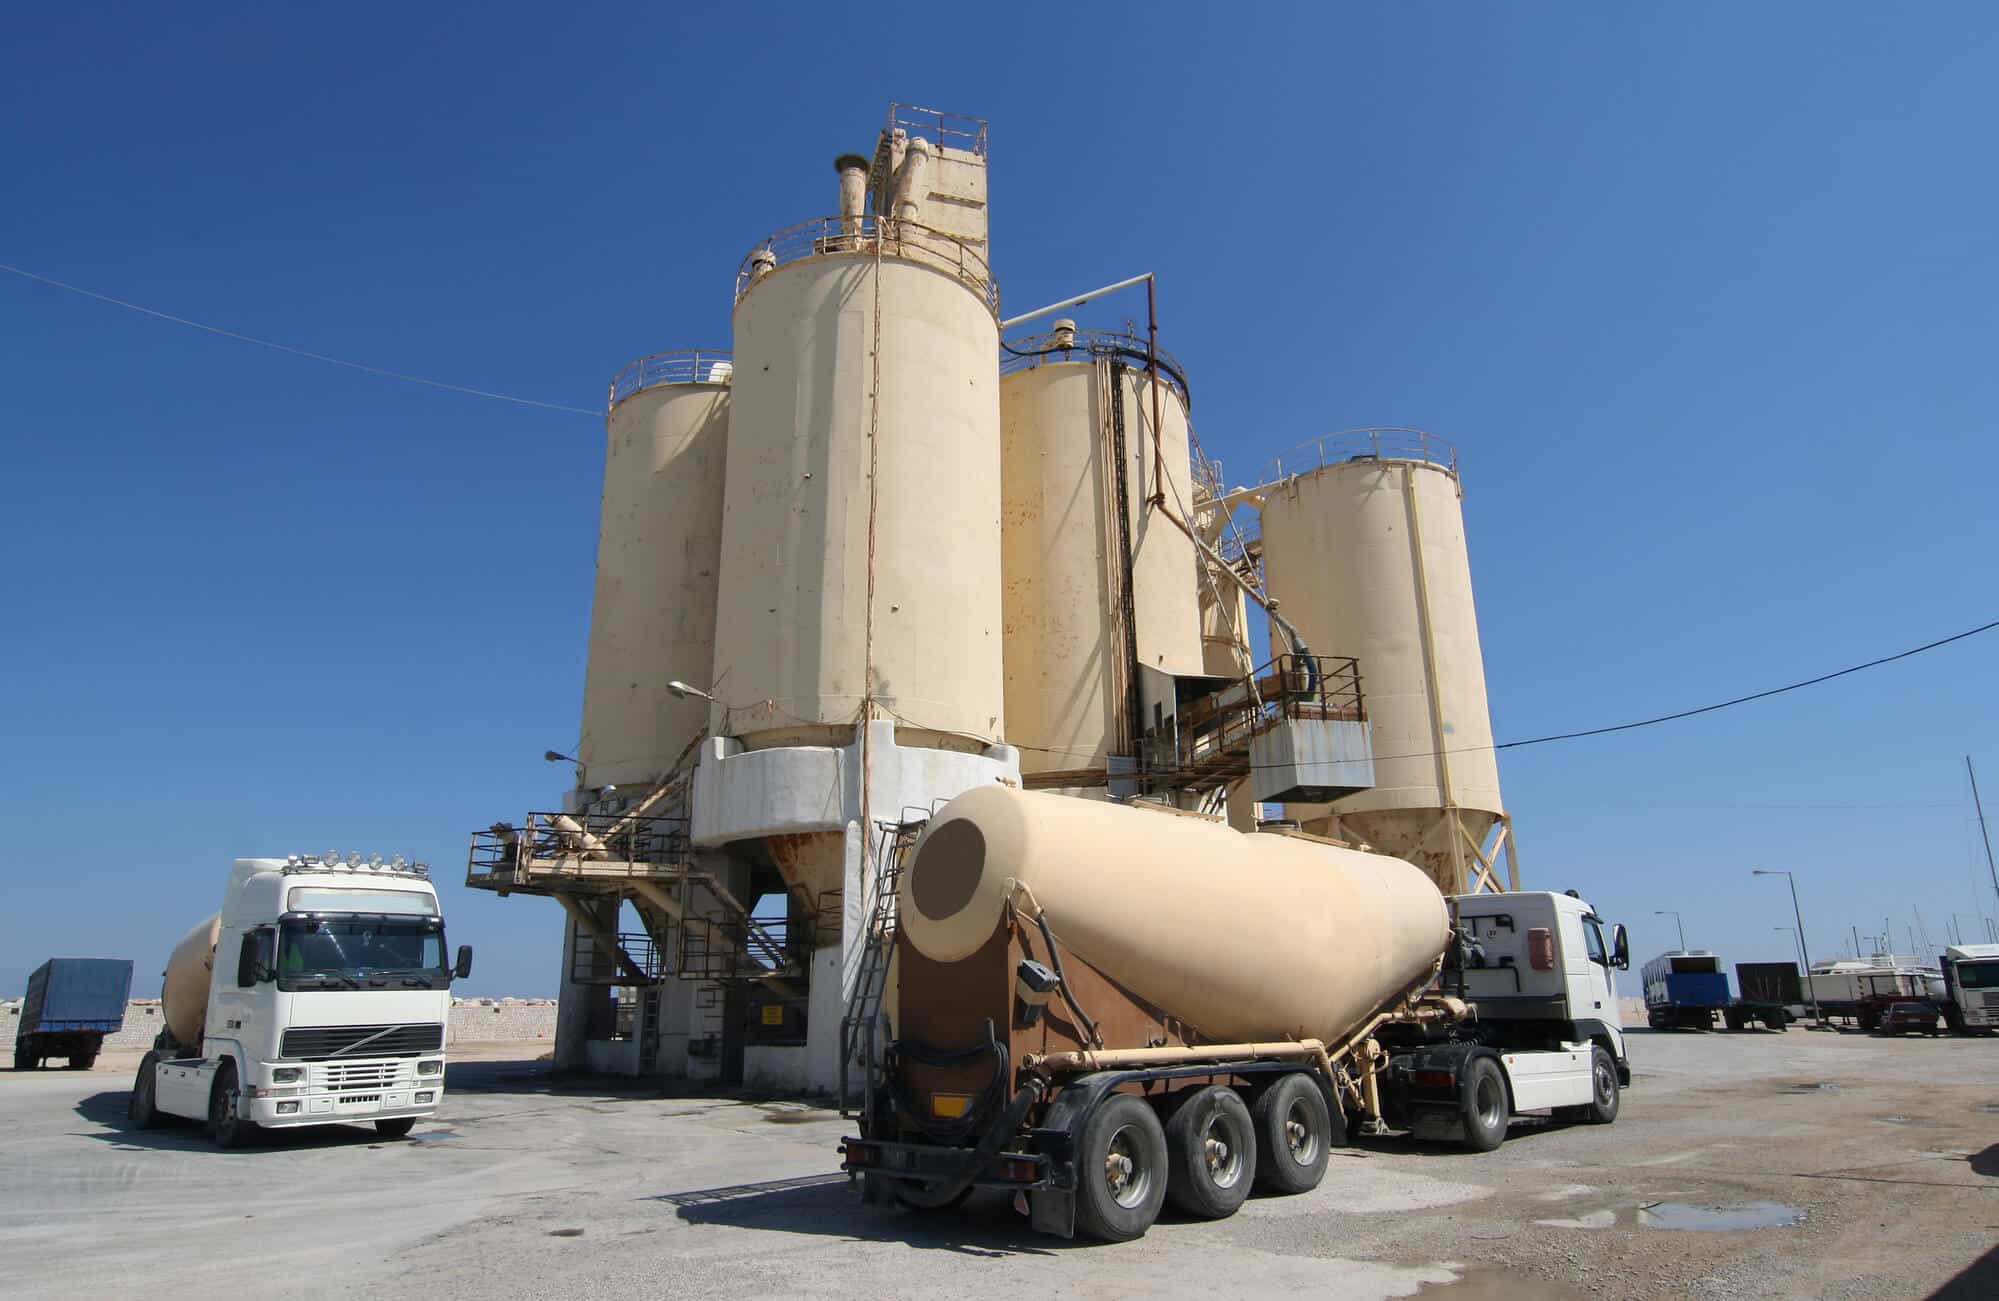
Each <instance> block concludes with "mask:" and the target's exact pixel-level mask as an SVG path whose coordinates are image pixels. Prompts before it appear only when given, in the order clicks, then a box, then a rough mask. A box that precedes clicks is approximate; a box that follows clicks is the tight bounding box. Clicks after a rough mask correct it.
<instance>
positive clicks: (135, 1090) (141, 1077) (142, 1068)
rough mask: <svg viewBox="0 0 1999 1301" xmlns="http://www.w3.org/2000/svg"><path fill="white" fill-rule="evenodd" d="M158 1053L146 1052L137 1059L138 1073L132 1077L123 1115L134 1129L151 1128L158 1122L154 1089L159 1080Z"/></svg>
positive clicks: (157, 1107)
mask: <svg viewBox="0 0 1999 1301" xmlns="http://www.w3.org/2000/svg"><path fill="white" fill-rule="evenodd" d="M159 1063H160V1055H159V1054H158V1053H147V1054H146V1055H145V1056H144V1057H143V1058H141V1059H140V1061H139V1073H138V1074H137V1075H135V1076H133V1077H132V1096H131V1098H130V1099H128V1100H127V1101H126V1103H125V1116H126V1118H127V1119H128V1120H130V1121H131V1122H132V1128H134V1129H151V1128H153V1127H154V1126H155V1125H157V1124H159V1123H160V1108H159V1102H158V1099H157V1097H156V1095H155V1089H156V1087H157V1085H158V1081H159Z"/></svg>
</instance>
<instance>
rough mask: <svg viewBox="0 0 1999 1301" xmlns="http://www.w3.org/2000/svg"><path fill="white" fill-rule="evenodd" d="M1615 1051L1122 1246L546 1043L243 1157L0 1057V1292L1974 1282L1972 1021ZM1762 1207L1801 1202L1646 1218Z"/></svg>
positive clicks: (800, 1121)
mask: <svg viewBox="0 0 1999 1301" xmlns="http://www.w3.org/2000/svg"><path fill="white" fill-rule="evenodd" d="M1630 1042H1631V1054H1632V1057H1633V1060H1634V1062H1635V1063H1636V1066H1637V1069H1638V1072H1639V1079H1638V1081H1637V1084H1636V1086H1635V1087H1634V1088H1633V1089H1632V1091H1631V1092H1629V1093H1628V1094H1627V1095H1626V1098H1625V1109H1624V1114H1623V1116H1622V1117H1621V1118H1620V1119H1619V1120H1618V1122H1617V1124H1616V1125H1615V1126H1614V1127H1612V1128H1609V1129H1598V1128H1587V1127H1554V1126H1529V1125H1519V1126H1516V1127H1515V1130H1514V1135H1513V1137H1512V1139H1511V1140H1510V1141H1509V1142H1508V1143H1507V1144H1506V1146H1505V1147H1503V1148H1501V1149H1500V1150H1499V1151H1498V1152H1496V1153H1492V1154H1490V1155H1486V1156H1472V1155H1466V1154H1460V1153H1449V1152H1443V1151H1425V1150H1421V1149H1415V1148H1411V1147H1408V1146H1406V1145H1402V1144H1382V1145H1376V1146H1370V1147H1364V1148H1357V1149H1348V1150H1345V1151H1343V1152H1342V1153H1340V1154H1339V1155H1337V1156H1336V1157H1335V1160H1334V1166H1333V1170H1332V1173H1331V1174H1330V1175H1329V1177H1328V1178H1327V1180H1326V1183H1325V1184H1324V1186H1322V1187H1321V1188H1320V1189H1319V1190H1318V1191H1316V1192H1314V1193H1311V1194H1308V1195H1306V1196H1303V1197H1296V1198H1283V1199H1277V1198H1258V1199H1254V1200H1252V1201H1251V1202H1250V1203H1249V1205H1248V1206H1247V1207H1246V1208H1245V1209H1244V1210H1243V1212H1242V1213H1241V1214H1239V1215H1238V1216H1236V1217H1235V1218H1234V1219H1232V1220H1227V1221H1222V1222H1219V1223H1207V1224H1204V1223H1190V1222H1180V1221H1174V1220H1171V1219H1168V1220H1165V1221H1162V1222H1161V1223H1160V1224H1159V1225H1158V1226H1157V1227H1156V1228H1154V1230H1153V1231H1152V1233H1151V1234H1150V1235H1148V1236H1147V1237H1146V1238H1144V1239H1143V1240H1141V1241H1140V1242H1137V1243H1133V1244H1128V1245H1124V1246H1118V1247H1104V1246H1095V1245H1088V1244H1082V1243H1076V1244H1070V1243H1064V1242H1059V1241H1054V1240H1050V1239H1045V1238H1039V1237H1037V1236H1035V1235H1034V1234H1032V1233H1030V1232H1029V1231H1028V1230H1027V1228H1026V1226H1025V1224H1024V1223H1023V1222H1022V1221H1021V1220H1019V1218H1018V1217H1016V1216H1015V1215H1014V1214H1013V1212H1012V1211H1011V1210H1010V1209H1009V1208H1008V1207H1007V1206H1006V1205H1004V1204H1003V1203H990V1204H985V1203H980V1202H974V1203H973V1204H972V1205H971V1206H969V1207H967V1208H966V1210H964V1211H963V1212H959V1213H956V1214H948V1215H938V1216H925V1215H918V1214H913V1213H909V1212H902V1211H890V1210H882V1209H877V1208H871V1207H863V1206H861V1205H860V1204H859V1202H858V1200H857V1198H855V1197H854V1196H853V1195H852V1194H851V1193H850V1192H849V1191H848V1189H847V1187H846V1185H845V1183H844V1182H843V1181H841V1180H840V1179H839V1178H838V1177H837V1176H830V1175H829V1174H828V1169H829V1167H830V1166H831V1165H832V1164H833V1163H834V1161H835V1157H834V1152H833V1147H834V1143H835V1141H836V1140H837V1138H838V1137H839V1135H840V1133H841V1131H842V1128H843V1126H842V1124H841V1123H840V1122H839V1121H838V1119H837V1118H834V1117H831V1116H829V1115H828V1114H827V1113H825V1112H820V1111H814V1110H811V1109H809V1108H804V1107H801V1106H799V1105H797V1104H790V1103H782V1104H769V1103H765V1104H759V1103H755V1102H744V1101H738V1100H732V1099H723V1098H658V1097H634V1096H624V1095H620V1094H617V1093H616V1092H614V1091H609V1090H606V1089H602V1088H581V1089H577V1090H573V1091H572V1090H562V1091H557V1090H556V1089H555V1088H554V1087H553V1086H552V1085H551V1083H550V1081H549V1079H548V1077H547V1076H546V1074H545V1072H546V1069H547V1068H546V1066H545V1065H536V1064H534V1063H533V1060H532V1059H533V1058H534V1057H535V1056H537V1055H538V1054H539V1053H540V1052H541V1051H543V1050H544V1049H545V1045H541V1044H526V1045H520V1046H518V1047H516V1048H514V1049H511V1050H510V1049H507V1048H505V1047H501V1046H492V1045H481V1046H479V1048H480V1055H481V1056H483V1057H485V1058H487V1059H488V1060H484V1061H479V1060H469V1059H467V1056H466V1055H465V1054H461V1055H460V1058H459V1061H458V1064H455V1065H454V1066H453V1068H452V1081H451V1082H452V1084H453V1085H454V1086H455V1087H456V1091H455V1092H454V1093H452V1094H450V1095H449V1096H448V1106H447V1109H446V1114H445V1115H444V1117H443V1118H442V1119H441V1120H440V1121H439V1122H438V1123H436V1124H433V1125H426V1126H420V1127H419V1128H418V1130H417V1133H416V1135H415V1137H414V1138H413V1139H412V1140H410V1141H406V1142H379V1141H377V1140H376V1139H375V1136H374V1134H373V1131H372V1130H361V1129H341V1128H332V1129H326V1130H319V1131H312V1132H309V1133H307V1134H305V1135H303V1136H296V1137H293V1138H290V1139H286V1140H282V1141H280V1142H275V1143H270V1144H267V1145H265V1146H263V1147H261V1148H257V1149H252V1150H250V1151H247V1152H241V1153H218V1152H215V1151H212V1150H210V1149H209V1148H208V1147H207V1145H206V1143H205V1141H204V1140H203V1139H202V1137H201V1136H200V1134H199V1132H198V1131H197V1130H195V1129H194V1128H193V1127H192V1126H189V1127H187V1128H176V1129H169V1130H165V1131H151V1132H130V1131H128V1130H126V1128H125V1126H124V1119H123V1118H124V1110H125V1097H126V1088H127V1086H128V1083H129V1078H130V1071H131V1069H132V1066H133V1064H134V1062H135V1060H136V1057H135V1055H132V1054H121V1055H119V1056H117V1057H115V1058H114V1057H113V1056H112V1055H111V1054H107V1055H106V1056H105V1057H104V1058H103V1059H102V1060H101V1061H100V1063H99V1068H98V1069H97V1070H96V1071H93V1072H90V1073H87V1074H85V1073H70V1072H66V1071H60V1070H50V1071H44V1072H40V1073H38V1074H33V1075H16V1074H13V1073H11V1072H4V1071H0V1151H4V1152H5V1154H6V1157H5V1160H0V1277H4V1286H5V1291H6V1292H7V1294H8V1295H10V1296H22V1297H26V1296H36V1297H40V1296H64V1297H79V1296H129V1295H132V1294H133V1293H135V1292H137V1291H138V1290H139V1289H140V1288H141V1287H146V1288H149V1289H153V1290H166V1289H182V1290H185V1289H189V1288H193V1289H199V1290H200V1291H202V1292H208V1291H210V1290H219V1289H221V1288H223V1287H225V1286H226V1288H227V1289H228V1291H229V1293H230V1294H232V1295H255V1294H258V1293H273V1294H282V1295H295V1296H317V1295H332V1294H336V1293H339V1294H345V1295H355V1294H365V1295H369V1296H371V1297H400V1296H410V1297H423V1298H425V1299H426V1301H437V1299H438V1298H440V1297H453V1296H459V1295H467V1294H472V1293H475V1292H476V1293H477V1294H479V1295H480V1296H483V1297H495V1298H504V1297H534V1298H561V1297H571V1296H575V1297H581V1296H601V1295H612V1294H615V1295H621V1296H658V1295H678V1294H694V1293H705V1294H710V1295H717V1294H719V1295H729V1296H763V1297H806V1296H865V1297H871V1298H875V1297H882V1296H902V1295H912V1296H914V1295H921V1296H937V1297H960V1296H962V1297H975V1296H977V1297H990V1296H994V1295H999V1294H1001V1291H1002V1290H1005V1291H1009V1292H1017V1293H1019V1294H1022V1295H1055V1294H1080V1293H1086V1292H1116V1293H1122V1294H1138V1295H1143V1294H1145V1293H1148V1292H1150V1293H1155V1294H1162V1295H1188V1294H1195V1293H1204V1294H1211V1295H1227V1296H1247V1295H1280V1294H1281V1295H1296V1294H1298V1293H1301V1292H1306V1291H1311V1292H1317V1293H1322V1294H1330V1295H1337V1296H1340V1297H1342V1298H1368V1297H1398V1296H1410V1295H1417V1296H1421V1297H1424V1298H1438V1299H1441V1301H1479V1299H1481V1298H1526V1297H1534V1298H1547V1297H1554V1298H1561V1297H1591V1298H1606V1297H1677V1296H1703V1297H1705V1296H1728V1297H1733V1296H1741V1297H1750V1296H1758V1297H1760V1296H1787V1297H1825V1298H1846V1297H1851V1298H1863V1297H1864V1298H1868V1299H1869V1301H1874V1299H1876V1298H1895V1297H1927V1296H1933V1295H1941V1296H1945V1297H1950V1298H1958V1297H1965V1298H1969V1297H1978V1298H1988V1299H1989V1298H1991V1297H1994V1296H1999V1248H1995V1246H1994V1244H1995V1242H1999V1142H1996V1141H1995V1137H1999V1135H1995V1131H1999V1040H1971V1041H1966V1040H1950V1039H1946V1040H1940V1041H1918V1040H1909V1041H1904V1042H1884V1041H1880V1040H1872V1039H1867V1038H1863V1037H1860V1036H1856V1035H1833V1034H1821V1033H1806V1032H1802V1031H1798V1030H1793V1031H1791V1032H1790V1033H1788V1034H1784V1035H1774V1034H1745V1035H1691V1034H1679V1035H1654V1034H1646V1033H1643V1032H1639V1033H1634V1034H1633V1035H1632V1036H1631V1041H1630ZM510 1057H512V1058H518V1059H519V1060H518V1061H517V1062H514V1061H508V1060H506V1059H507V1058H510ZM1655 1203H1664V1204H1665V1205H1659V1206H1654V1205H1653V1204H1655ZM1759 1203H1771V1204H1774V1207H1773V1208H1766V1209H1764V1210H1760V1211H1756V1212H1752V1214H1755V1215H1761V1216H1763V1217H1764V1218H1768V1219H1773V1220H1786V1219H1792V1218H1796V1216H1795V1214H1794V1213H1802V1218H1801V1219H1800V1220H1799V1221H1798V1222H1797V1223H1792V1224H1788V1225H1783V1226H1780V1227H1768V1228H1750V1229H1737V1230H1728V1231H1717V1232H1696V1231H1672V1230H1669V1229H1666V1228H1662V1227H1655V1222H1656V1221H1658V1220H1659V1219H1661V1218H1664V1219H1667V1220H1671V1219H1673V1218H1674V1216H1675V1215H1676V1213H1678V1214H1693V1215H1697V1216H1698V1215H1700V1214H1703V1213H1704V1212H1705V1208H1711V1207H1714V1206H1717V1205H1720V1206H1728V1207H1742V1206H1755V1205H1756V1204H1759ZM1675 1204H1685V1205H1687V1206H1691V1207H1693V1208H1696V1209H1695V1210H1694V1211H1690V1212H1676V1209H1675ZM1646 1207H1651V1209H1641V1208H1646Z"/></svg>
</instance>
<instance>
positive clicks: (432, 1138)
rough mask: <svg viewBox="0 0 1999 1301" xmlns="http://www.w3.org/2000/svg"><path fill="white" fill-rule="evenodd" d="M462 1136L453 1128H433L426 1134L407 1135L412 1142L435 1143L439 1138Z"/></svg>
mask: <svg viewBox="0 0 1999 1301" xmlns="http://www.w3.org/2000/svg"><path fill="white" fill-rule="evenodd" d="M463 1137H464V1135H463V1134H460V1133H459V1132H458V1131H457V1130H455V1129H439V1130H433V1131H432V1132H430V1133H428V1134H411V1135H410V1136H409V1141H410V1142H412V1143H435V1142H437V1141H438V1140H439V1139H441V1138H463Z"/></svg>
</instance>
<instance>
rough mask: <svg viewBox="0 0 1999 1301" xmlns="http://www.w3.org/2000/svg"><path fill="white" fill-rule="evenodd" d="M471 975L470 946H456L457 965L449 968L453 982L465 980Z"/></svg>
mask: <svg viewBox="0 0 1999 1301" xmlns="http://www.w3.org/2000/svg"><path fill="white" fill-rule="evenodd" d="M471 974H472V946H471V945H469V944H461V945H459V946H458V962H457V965H455V966H453V967H452V968H451V978H452V979H453V980H463V979H465V977H467V976H469V975H471Z"/></svg>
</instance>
